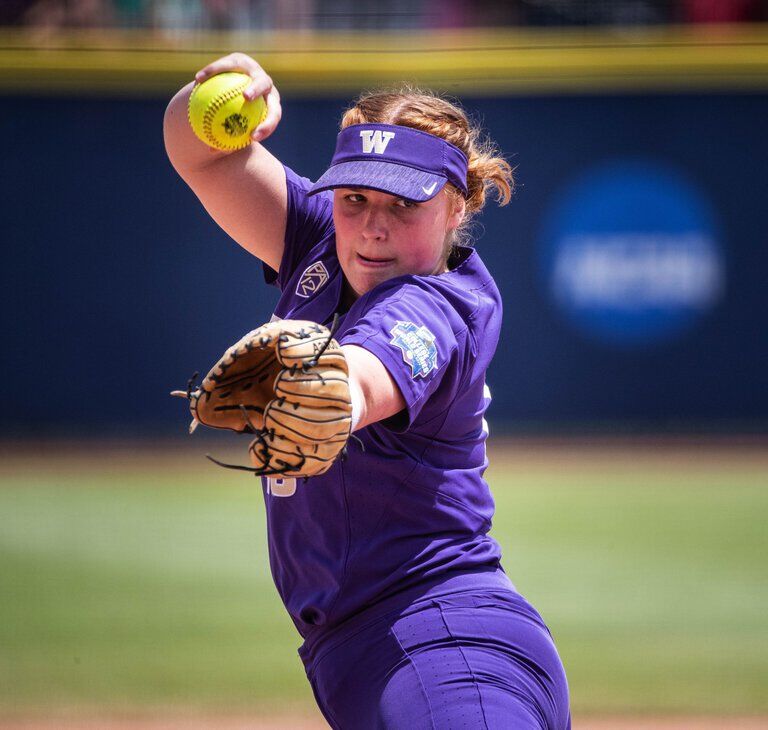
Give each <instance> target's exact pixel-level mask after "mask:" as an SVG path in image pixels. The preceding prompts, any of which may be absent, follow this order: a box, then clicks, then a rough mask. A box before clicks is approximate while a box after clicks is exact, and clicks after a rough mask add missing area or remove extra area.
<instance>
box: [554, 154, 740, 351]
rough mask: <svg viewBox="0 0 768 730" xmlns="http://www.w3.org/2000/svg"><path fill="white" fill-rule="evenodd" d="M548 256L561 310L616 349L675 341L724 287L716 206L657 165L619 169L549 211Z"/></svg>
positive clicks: (566, 195)
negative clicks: (616, 347) (615, 346)
mask: <svg viewBox="0 0 768 730" xmlns="http://www.w3.org/2000/svg"><path fill="white" fill-rule="evenodd" d="M542 252H543V270H544V276H545V283H546V287H547V291H548V293H549V295H550V296H551V298H552V300H553V301H554V302H555V303H556V305H557V307H558V310H559V311H560V312H562V313H563V314H564V316H565V317H566V319H567V320H568V321H569V322H571V323H572V324H573V325H574V326H575V327H577V328H578V329H579V330H580V331H582V332H584V333H586V334H588V335H590V336H592V337H596V338H598V339H599V340H601V341H603V342H606V343H610V344H614V345H620V346H630V347H631V346H641V345H646V344H650V343H654V342H658V341H663V340H665V339H669V338H671V337H673V336H675V335H677V334H679V333H680V332H682V331H683V330H685V329H686V328H688V327H690V326H691V325H693V324H694V323H695V321H696V320H697V319H698V318H699V317H701V316H702V315H703V314H704V313H706V312H707V311H709V310H710V309H711V308H712V307H713V306H714V305H715V303H716V302H717V301H718V300H719V299H720V297H721V295H722V292H723V288H724V284H725V273H724V262H723V258H722V254H721V252H720V246H719V244H718V242H717V233H716V224H715V215H714V211H713V208H712V206H711V204H710V203H709V202H708V201H707V200H706V198H705V197H704V195H703V194H702V193H701V192H700V191H699V190H698V189H697V188H696V187H695V186H694V185H693V184H692V183H691V182H690V181H689V180H687V179H686V178H685V177H684V176H683V175H682V174H681V173H680V172H678V171H676V170H674V169H671V168H669V167H667V166H665V165H660V164H655V163H652V162H640V161H633V160H617V161H614V162H611V163H607V164H602V165H599V166H597V167H594V168H592V169H590V170H588V171H587V172H586V173H585V174H583V175H581V176H580V177H579V178H578V179H577V180H575V181H574V182H573V183H572V184H570V185H569V186H568V187H567V188H566V189H565V190H563V191H562V192H561V193H560V194H559V196H558V197H557V199H556V200H555V201H554V204H553V205H552V206H551V208H550V210H549V211H548V213H547V215H546V217H545V224H544V229H543V232H542Z"/></svg>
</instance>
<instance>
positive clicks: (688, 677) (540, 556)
mask: <svg viewBox="0 0 768 730" xmlns="http://www.w3.org/2000/svg"><path fill="white" fill-rule="evenodd" d="M494 456H495V457H496V458H495V462H494V463H495V465H494V466H493V467H492V469H491V470H489V474H488V476H489V480H490V482H491V484H492V486H493V488H494V492H495V496H496V500H497V517H496V521H495V528H494V534H495V536H496V538H497V539H498V540H499V541H500V542H501V543H502V545H503V548H504V553H505V567H506V569H507V572H508V573H509V574H510V576H511V577H512V579H513V581H514V582H515V583H516V584H517V586H518V588H519V589H520V590H521V592H523V593H524V594H525V595H526V596H527V597H528V598H529V599H530V600H531V601H532V602H533V603H534V604H535V605H536V606H537V607H538V608H539V610H540V611H541V612H542V614H543V615H544V617H545V618H546V619H547V621H548V623H549V625H550V627H551V629H552V631H553V633H554V635H555V638H556V640H557V643H558V646H559V648H560V652H561V654H562V656H563V659H564V662H565V665H566V669H567V671H568V675H569V681H570V684H571V691H572V701H573V706H574V709H575V711H576V712H580V713H593V714H595V713H627V714H637V713H644V714H646V713H687V712H695V713H697V714H701V713H711V714H731V713H741V714H768V689H767V688H768V610H766V606H767V605H768V580H767V579H766V555H768V459H765V458H762V457H760V458H745V457H744V455H743V454H742V453H740V452H738V451H736V452H731V451H728V450H724V451H723V452H722V453H721V454H716V455H714V456H713V454H712V453H711V451H706V453H705V452H704V451H702V458H699V457H697V455H696V453H695V452H691V453H686V454H683V455H682V456H680V457H679V458H667V456H660V457H658V458H657V456H655V455H654V453H649V452H647V451H646V452H644V453H643V455H642V457H641V458H638V457H637V455H636V454H634V453H633V451H632V450H631V449H628V450H626V451H625V452H622V454H620V455H617V454H616V453H613V452H611V453H610V454H606V455H603V454H602V453H601V452H600V451H598V450H591V451H590V452H589V453H588V454H587V455H582V456H578V455H574V452H573V450H566V452H563V451H562V450H559V449H558V448H554V447H553V448H551V449H550V448H547V449H540V450H539V451H536V452H535V453H529V452H527V451H526V450H525V449H524V448H522V449H521V448H518V449H516V450H514V451H512V452H510V453H508V454H505V453H498V452H497V453H496V454H495V455H494ZM25 462H26V464H27V465H26V466H23V464H24V463H25ZM37 463H38V464H41V463H44V462H42V461H38V462H37ZM263 512H264V509H263V504H262V496H261V492H260V490H259V489H258V488H257V484H256V482H255V480H253V479H251V478H250V477H248V476H245V475H242V474H238V473H229V472H224V471H218V470H216V469H215V468H214V467H212V466H209V465H208V463H207V462H205V461H204V460H203V459H202V456H199V455H195V456H194V457H193V458H191V459H180V458H179V457H178V456H176V457H170V458H169V459H168V460H163V459H160V460H158V459H157V458H155V459H154V460H152V461H146V462H145V461H143V460H142V458H141V455H139V456H135V455H133V456H131V458H127V457H126V454H125V453H123V454H122V455H121V456H120V458H119V459H116V458H112V457H110V456H109V454H100V455H97V456H96V457H94V458H93V459H92V460H91V461H85V459H84V458H82V457H81V458H78V459H69V460H59V459H55V460H53V463H52V464H49V465H48V466H47V467H42V468H41V467H38V468H34V469H33V468H30V466H29V462H28V460H25V459H22V460H21V461H19V462H18V464H17V462H15V461H14V460H10V461H9V460H7V459H6V460H5V465H4V466H3V468H2V471H1V472H0V715H6V716H7V715H13V714H17V713H22V714H23V713H28V712H35V713H37V714H39V713H45V712H47V711H58V710H61V709H62V708H67V709H68V710H70V711H71V710H72V709H73V708H74V710H75V711H83V712H91V713H93V712H96V713H98V712H112V711H120V712H125V711H132V710H139V711H140V710H151V709H152V708H156V707H162V708H165V709H166V710H167V709H169V708H170V709H171V710H172V709H174V708H178V709H180V710H185V711H189V710H193V711H203V712H216V711H219V710H223V709H226V710H227V711H229V712H231V711H239V710H249V709H254V708H256V709H259V710H261V711H264V712H269V711H273V710H280V711H283V712H284V711H285V709H286V707H287V706H288V707H291V708H293V709H295V710H296V711H297V712H301V711H302V709H304V708H307V707H309V706H311V705H312V704H313V700H312V698H311V692H310V690H309V688H308V686H307V685H306V683H305V680H304V676H303V670H302V668H301V665H300V662H299V659H298V657H297V656H296V652H295V650H296V647H297V645H298V637H297V635H296V634H295V633H294V630H293V627H292V624H291V623H290V621H289V620H288V618H287V617H286V616H285V614H284V613H283V610H282V607H281V605H280V603H279V600H278V598H277V595H276V592H275V590H274V588H273V587H272V584H271V580H270V575H269V569H268V566H267V561H266V537H265V529H264V514H263Z"/></svg>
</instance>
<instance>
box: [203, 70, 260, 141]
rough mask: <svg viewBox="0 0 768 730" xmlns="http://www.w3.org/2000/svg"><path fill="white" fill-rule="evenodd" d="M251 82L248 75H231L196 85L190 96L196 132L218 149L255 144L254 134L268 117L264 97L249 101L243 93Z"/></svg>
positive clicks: (226, 74)
mask: <svg viewBox="0 0 768 730" xmlns="http://www.w3.org/2000/svg"><path fill="white" fill-rule="evenodd" d="M250 83H251V77H250V76H248V75H247V74H243V73H237V72H234V71H232V72H227V73H222V74H217V75H216V76H211V78H209V79H206V80H205V81H203V83H202V84H196V85H195V87H194V88H193V89H192V93H191V94H190V95H189V107H188V116H189V123H190V125H191V126H192V130H193V131H194V133H195V134H196V135H197V136H198V138H199V139H201V140H202V141H203V142H205V143H206V144H207V145H208V146H210V147H213V148H215V149H217V150H237V149H240V148H242V147H246V146H247V145H249V144H250V142H251V132H253V130H254V129H256V127H258V126H259V124H261V123H262V122H263V121H264V119H265V118H266V116H267V105H266V104H265V103H264V99H263V98H262V97H258V98H257V99H254V100H253V101H248V100H247V99H246V98H245V97H244V96H243V92H244V91H245V90H246V89H247V88H248V86H249V84H250Z"/></svg>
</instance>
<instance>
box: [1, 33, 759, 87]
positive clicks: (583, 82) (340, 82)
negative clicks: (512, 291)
mask: <svg viewBox="0 0 768 730" xmlns="http://www.w3.org/2000/svg"><path fill="white" fill-rule="evenodd" d="M234 50H241V51H245V52H248V53H250V54H251V55H253V56H254V57H255V58H256V59H257V60H259V61H260V63H261V64H262V65H263V66H264V67H265V68H266V69H267V70H268V71H269V73H270V74H271V75H272V76H273V78H274V79H275V81H276V82H277V84H278V86H279V88H280V89H281V90H282V91H287V92H291V93H293V94H302V95H327V94H332V93H334V92H339V93H341V94H343V95H348V94H349V93H354V92H355V91H358V90H359V89H361V88H365V87H369V86H378V85H383V84H391V83H397V82H402V81H409V82H413V83H418V84H422V85H425V86H430V87H433V88H436V89H441V90H444V91H448V92H453V93H456V94H460V95H491V94H502V95H506V94H529V93H530V94H538V93H552V94H557V93H589V92H635V91H637V92H650V91H685V90H694V91H700V90H701V91H703V90H755V91H760V90H766V89H768V25H764V24H758V25H751V26H707V27H702V26H699V27H692V26H686V27H672V28H654V29H611V30H597V31H596V30H589V31H585V30H583V29H579V30H562V29H561V30H555V31H553V30H544V29H526V30H504V31H491V30H475V31H456V32H439V33H429V32H425V33H397V34H393V33H391V34H369V33H360V34H325V35H318V34H297V33H270V34H259V33H248V34H245V33H231V34H196V33H181V32H178V33H174V34H172V35H166V36H163V35H160V34H158V33H157V32H156V33H151V34H150V33H148V32H142V31H90V32H80V33H69V34H57V35H43V34H40V33H35V32H32V31H9V30H5V31H2V32H0V91H3V92H6V93H7V92H13V93H35V94H37V93H56V92H58V93H75V92H76V93H86V94H131V95H143V94H152V95H154V94H170V93H172V92H173V91H174V90H175V89H177V88H179V87H180V86H181V85H182V84H183V83H184V82H186V81H188V80H191V78H192V76H193V74H194V72H195V71H196V70H198V69H199V68H201V67H202V66H204V65H205V64H206V63H207V62H209V61H211V60H213V59H214V58H217V57H218V56H221V55H224V54H225V53H229V52H231V51H234Z"/></svg>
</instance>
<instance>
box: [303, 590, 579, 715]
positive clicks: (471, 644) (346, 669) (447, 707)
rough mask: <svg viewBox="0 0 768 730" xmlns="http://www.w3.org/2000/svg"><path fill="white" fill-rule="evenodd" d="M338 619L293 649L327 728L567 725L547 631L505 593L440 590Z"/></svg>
mask: <svg viewBox="0 0 768 730" xmlns="http://www.w3.org/2000/svg"><path fill="white" fill-rule="evenodd" d="M362 615H364V614H361V616H362ZM356 618H359V616H358V617H356ZM347 623H349V625H348V626H345V627H344V628H343V629H342V630H340V631H339V630H336V631H335V632H333V637H332V639H330V640H327V641H321V642H319V643H317V644H316V645H315V646H313V647H312V649H311V650H309V649H307V647H306V645H305V647H302V650H301V651H300V654H301V655H302V659H303V660H304V662H305V666H306V669H307V676H308V677H309V680H310V682H311V684H312V689H313V690H314V693H315V698H316V699H317V702H318V704H319V706H320V709H321V711H322V712H323V715H324V716H325V718H326V720H327V721H328V722H329V724H330V725H331V727H333V728H335V729H336V730H376V729H378V728H382V729H383V728H386V729H387V730H422V729H423V730H426V729H427V728H430V729H434V730H453V729H454V728H455V729H456V730H459V729H460V728H461V729H464V730H472V729H474V728H491V729H493V730H502V729H503V730H517V729H518V728H519V729H520V730H528V729H529V728H531V729H533V728H536V729H537V730H538V729H539V728H542V729H544V728H546V729H547V730H567V729H569V728H570V725H571V723H570V714H569V708H568V685H567V682H566V678H565V672H564V670H563V665H562V663H561V661H560V657H559V656H558V654H557V650H556V649H555V645H554V642H553V641H552V637H551V635H550V633H549V631H548V629H547V627H546V626H545V624H544V622H543V620H542V619H541V617H540V616H539V614H538V613H537V612H536V610H535V609H534V608H533V607H532V606H531V605H530V604H529V603H528V602H527V601H526V600H525V599H524V598H523V597H522V596H520V595H519V594H518V593H516V592H514V591H512V590H506V591H505V590H492V591H482V590H472V591H469V592H462V593H454V594H449V595H442V596H437V597H434V598H428V599H425V600H419V601H416V602H414V603H412V604H411V605H409V606H407V607H406V608H404V609H399V610H398V611H397V612H395V613H394V615H393V614H392V613H388V614H386V615H385V616H382V617H379V618H378V619H376V620H373V621H368V622H367V623H366V622H365V621H360V620H357V621H352V622H347ZM361 624H362V625H361Z"/></svg>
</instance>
